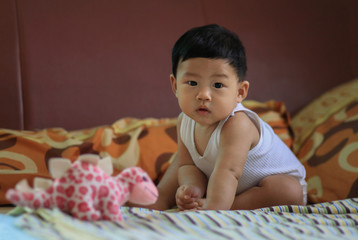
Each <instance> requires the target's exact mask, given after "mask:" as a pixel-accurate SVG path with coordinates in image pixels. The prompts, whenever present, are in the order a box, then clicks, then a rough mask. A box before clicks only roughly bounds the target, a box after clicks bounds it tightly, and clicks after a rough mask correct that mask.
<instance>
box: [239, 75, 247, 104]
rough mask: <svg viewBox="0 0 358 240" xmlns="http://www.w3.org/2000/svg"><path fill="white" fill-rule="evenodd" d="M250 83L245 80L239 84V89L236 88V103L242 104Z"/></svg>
mask: <svg viewBox="0 0 358 240" xmlns="http://www.w3.org/2000/svg"><path fill="white" fill-rule="evenodd" d="M249 87H250V83H249V82H248V81H246V80H244V81H242V82H239V88H238V94H237V97H238V100H237V102H242V101H243V100H244V99H245V98H246V97H247V94H248V92H249Z"/></svg>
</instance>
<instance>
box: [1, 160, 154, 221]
mask: <svg viewBox="0 0 358 240" xmlns="http://www.w3.org/2000/svg"><path fill="white" fill-rule="evenodd" d="M49 172H50V174H51V176H52V177H53V178H54V180H53V181H52V180H49V179H44V178H35V179H34V188H31V187H30V186H29V184H28V182H27V181H26V179H24V180H22V181H20V182H19V183H18V184H16V186H15V189H9V190H8V191H7V192H6V197H7V199H8V200H9V201H11V202H12V203H13V204H15V205H18V206H23V207H30V208H33V209H37V208H40V207H42V208H54V207H57V208H59V209H61V210H62V211H64V212H67V213H70V214H71V215H72V216H73V217H76V218H79V219H82V220H89V221H96V220H101V219H102V220H110V221H121V220H122V215H121V213H120V206H122V205H123V204H124V203H126V202H127V201H130V202H132V203H135V204H142V205H149V204H153V203H155V202H156V200H157V198H158V190H157V188H156V186H155V185H154V183H153V182H152V180H151V179H150V177H149V176H148V174H147V173H146V172H145V171H143V170H142V169H141V168H139V167H130V168H126V169H124V170H123V171H122V172H121V173H120V174H118V175H117V176H114V177H111V176H110V175H111V174H112V173H113V165H112V161H111V158H103V159H100V158H99V157H98V156H97V155H94V154H85V155H82V156H80V157H79V158H78V159H77V160H76V161H75V162H73V163H71V161H70V160H68V159H65V158H52V159H50V160H49Z"/></svg>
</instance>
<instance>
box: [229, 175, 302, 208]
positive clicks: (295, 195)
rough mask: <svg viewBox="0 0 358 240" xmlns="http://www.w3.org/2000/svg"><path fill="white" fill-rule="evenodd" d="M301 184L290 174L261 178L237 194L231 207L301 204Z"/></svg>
mask: <svg viewBox="0 0 358 240" xmlns="http://www.w3.org/2000/svg"><path fill="white" fill-rule="evenodd" d="M303 204H304V202H303V191H302V186H301V184H300V183H299V181H298V180H297V178H295V177H292V176H290V175H273V176H269V177H266V178H264V179H262V180H261V181H260V183H259V185H258V186H257V187H253V188H250V189H248V190H247V191H245V192H243V193H241V194H240V195H237V196H236V197H235V199H234V203H233V204H232V207H231V209H256V208H263V207H269V206H278V205H303Z"/></svg>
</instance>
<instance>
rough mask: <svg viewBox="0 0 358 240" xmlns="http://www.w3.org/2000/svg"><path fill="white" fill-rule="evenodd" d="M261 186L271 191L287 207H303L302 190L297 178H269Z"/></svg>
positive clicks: (279, 176)
mask: <svg viewBox="0 0 358 240" xmlns="http://www.w3.org/2000/svg"><path fill="white" fill-rule="evenodd" d="M261 184H263V185H266V187H268V188H270V189H271V190H272V193H273V194H275V195H276V196H277V197H279V198H281V200H282V201H283V202H285V203H286V204H287V205H303V204H304V201H303V189H302V186H301V184H300V182H299V181H298V179H297V178H295V177H293V176H289V175H276V176H270V177H267V178H265V179H263V180H262V182H261Z"/></svg>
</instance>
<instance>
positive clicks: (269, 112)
mask: <svg viewBox="0 0 358 240" xmlns="http://www.w3.org/2000/svg"><path fill="white" fill-rule="evenodd" d="M243 105H244V106H245V107H247V108H249V109H251V110H252V111H254V112H256V113H257V114H258V115H259V116H260V118H261V119H262V120H264V121H265V122H267V123H268V124H269V125H270V126H271V127H272V129H273V130H274V132H275V133H276V134H277V135H278V136H279V137H280V138H281V140H282V141H283V142H284V143H285V144H286V145H287V146H288V147H289V148H291V149H292V147H293V130H292V129H291V118H290V115H289V114H288V112H287V110H286V106H285V105H284V103H283V102H279V101H274V100H271V101H267V102H257V101H254V100H246V101H244V102H243Z"/></svg>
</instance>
